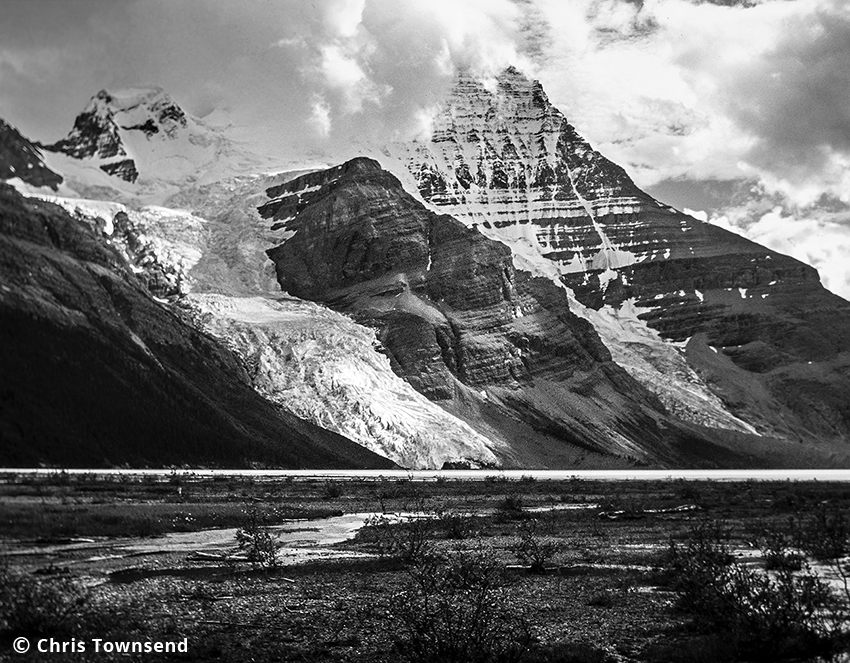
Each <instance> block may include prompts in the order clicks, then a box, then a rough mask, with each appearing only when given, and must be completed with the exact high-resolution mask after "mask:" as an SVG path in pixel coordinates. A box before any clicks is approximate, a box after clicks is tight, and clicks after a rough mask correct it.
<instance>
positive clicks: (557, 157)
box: [387, 68, 850, 457]
mask: <svg viewBox="0 0 850 663" xmlns="http://www.w3.org/2000/svg"><path fill="white" fill-rule="evenodd" d="M387 153H388V155H390V156H391V157H393V158H394V159H396V160H397V161H398V162H400V163H401V164H403V168H404V170H405V171H406V172H405V173H404V175H406V176H407V177H408V178H412V179H413V181H415V183H416V186H417V189H418V193H419V195H420V196H421V197H422V199H423V200H424V201H426V202H427V203H428V204H429V205H430V206H431V207H432V208H433V209H436V210H439V211H441V212H446V213H449V214H451V215H452V216H454V217H455V218H457V219H459V220H461V221H463V222H464V224H466V225H467V226H468V227H470V228H475V229H478V230H480V231H481V232H482V233H483V234H485V235H486V236H488V237H491V238H493V239H497V240H499V241H501V242H503V243H504V244H506V245H507V246H510V247H511V249H512V252H513V258H514V263H515V264H516V265H518V266H523V267H525V268H527V269H529V270H531V271H532V272H535V273H538V274H541V275H545V276H546V277H548V278H549V279H550V280H551V281H552V282H553V283H556V284H558V285H559V286H561V287H563V288H565V289H566V291H567V292H568V296H569V298H570V306H571V309H572V310H573V311H575V312H576V313H577V314H578V315H580V316H582V317H584V318H585V319H587V320H588V321H589V322H591V324H593V325H594V327H595V328H596V330H597V331H598V332H599V334H600V336H601V338H602V340H603V342H604V343H605V345H606V346H607V347H608V348H609V349H610V350H611V353H612V355H613V358H614V360H615V361H616V362H617V363H618V364H620V365H621V366H623V367H624V368H625V369H626V370H627V371H628V372H629V373H630V374H631V375H632V376H633V377H634V378H635V379H636V380H638V381H639V382H640V383H641V384H643V385H644V386H645V387H646V388H647V389H649V390H650V391H652V392H654V393H655V394H657V395H658V397H659V398H660V399H661V400H662V401H663V402H664V404H665V406H666V407H667V408H668V409H669V410H670V411H672V412H674V413H675V414H677V415H678V416H679V417H680V418H681V419H683V420H685V421H691V422H694V423H700V424H704V425H708V426H711V427H721V428H724V429H737V430H741V431H746V430H749V431H750V432H755V433H758V434H759V435H762V436H766V437H775V438H780V439H785V440H791V441H799V442H805V443H807V444H810V445H813V446H812V448H813V449H815V448H816V449H818V450H819V452H822V453H827V454H830V453H833V452H835V453H837V454H839V455H841V454H846V444H847V441H848V434H850V400H848V399H847V394H850V354H848V351H850V304H848V302H846V301H845V300H843V299H841V298H840V297H837V296H836V295H833V294H832V293H830V292H828V291H827V290H825V289H824V288H823V287H822V286H821V285H820V281H819V278H818V275H817V272H816V271H815V270H814V269H812V268H811V267H809V266H807V265H805V264H803V263H800V262H799V261H797V260H794V259H792V258H789V257H787V256H783V255H781V254H778V253H776V252H774V251H770V250H768V249H765V248H764V247H762V246H759V245H758V244H755V243H753V242H750V241H748V240H746V239H744V238H742V237H740V236H738V235H735V234H733V233H729V232H726V231H724V230H722V229H720V228H717V227H715V226H712V225H710V224H706V223H701V222H699V221H697V220H696V219H694V218H692V217H690V216H687V215H685V214H682V213H681V212H679V211H678V210H676V209H673V208H671V207H669V206H667V205H664V204H663V203H661V202H659V201H657V200H655V199H653V198H652V197H650V196H649V195H647V194H646V193H644V192H643V191H641V190H640V189H639V188H638V187H637V186H635V184H634V183H633V182H632V181H631V179H630V178H629V177H628V175H627V174H626V173H625V171H624V170H623V169H622V168H621V167H619V166H618V165H616V164H614V163H612V162H611V161H609V160H608V159H606V158H605V157H604V156H602V155H601V154H599V153H598V152H596V151H595V150H593V149H592V147H591V146H590V145H589V144H588V143H587V142H586V141H585V140H584V139H582V138H581V136H579V135H578V133H577V132H576V130H575V128H574V127H573V126H572V125H570V123H569V122H568V121H567V120H566V118H565V117H564V116H563V115H562V114H561V113H560V112H559V111H558V110H557V109H556V108H554V107H553V106H552V105H551V104H550V103H549V101H548V99H547V97H546V95H545V93H544V91H543V89H542V87H541V86H540V84H539V83H538V82H537V81H533V80H530V79H528V78H526V77H525V76H523V75H522V74H521V73H520V72H519V71H517V70H516V69H513V68H510V69H508V70H506V71H505V72H503V73H502V75H501V76H500V77H499V78H498V80H497V84H496V87H495V90H490V89H487V88H486V87H485V86H484V85H483V84H481V83H480V82H478V81H476V80H475V79H474V78H472V77H470V76H461V77H460V78H459V80H458V82H457V84H456V85H455V87H454V89H453V90H452V92H451V94H450V96H449V98H448V100H447V102H446V104H445V105H444V107H443V109H442V110H441V112H440V113H439V114H438V116H437V117H436V118H435V121H434V126H433V134H432V137H431V139H430V141H424V142H417V143H412V144H395V145H391V146H389V147H388V149H387ZM742 424H744V426H743V427H742ZM813 453H817V452H814V451H813ZM842 457H843V456H842Z"/></svg>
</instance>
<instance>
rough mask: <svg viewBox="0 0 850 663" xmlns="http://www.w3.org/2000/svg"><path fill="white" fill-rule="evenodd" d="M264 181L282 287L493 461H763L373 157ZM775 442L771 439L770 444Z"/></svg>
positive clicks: (502, 248) (737, 435)
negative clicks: (349, 321)
mask: <svg viewBox="0 0 850 663" xmlns="http://www.w3.org/2000/svg"><path fill="white" fill-rule="evenodd" d="M267 193H268V196H269V201H268V202H267V203H266V204H265V205H263V206H261V207H260V213H261V215H262V216H264V217H265V218H267V219H269V221H270V222H272V223H273V226H272V227H277V228H279V229H280V230H282V231H283V232H284V233H285V234H286V235H287V239H286V240H285V242H283V243H282V244H281V245H279V246H277V247H275V248H273V249H271V250H269V252H268V253H269V256H270V257H271V259H272V260H273V261H274V263H275V267H276V271H277V277H278V281H279V283H280V285H281V287H282V288H283V289H284V290H286V291H287V292H289V293H290V294H293V295H295V296H297V297H301V298H304V299H310V300H313V301H317V302H320V303H322V304H325V305H327V306H330V307H331V308H333V309H335V310H337V311H340V312H343V313H345V314H348V315H350V316H352V317H353V318H354V319H355V320H357V321H358V322H360V323H363V324H366V325H368V326H370V327H373V328H374V329H376V332H377V336H378V339H379V340H380V342H381V344H382V346H383V348H384V352H385V353H386V354H387V356H388V357H389V359H390V362H391V363H392V366H393V369H394V370H395V372H396V373H397V374H398V375H400V376H402V377H404V378H405V380H407V381H408V382H409V383H410V384H411V385H413V386H414V387H415V388H416V389H417V391H419V392H420V393H422V394H424V395H426V396H428V398H430V399H431V400H433V401H435V402H437V403H439V404H440V405H441V406H442V407H443V408H445V409H446V410H448V411H449V412H452V413H454V414H456V415H457V416H459V417H461V418H462V419H464V420H465V421H466V422H467V423H468V424H469V425H470V426H471V427H473V428H475V429H476V430H477V431H478V432H479V433H480V434H482V435H484V436H485V437H487V438H489V439H490V440H493V441H494V443H495V444H493V446H492V447H491V448H492V449H493V452H494V453H495V454H496V455H497V457H498V458H499V460H500V461H501V462H502V463H504V464H507V465H513V466H521V467H550V468H557V467H560V468H564V467H570V466H575V465H583V464H586V463H589V464H597V465H605V464H609V465H610V464H614V465H616V464H617V463H635V462H637V463H644V464H653V465H657V464H662V465H692V466H693V465H696V466H707V465H708V466H710V465H751V464H761V463H765V462H768V459H767V454H766V451H765V449H764V440H762V439H761V438H759V437H758V436H756V435H753V434H750V433H749V431H747V428H746V425H745V424H743V423H742V424H741V431H744V432H740V431H739V432H736V431H734V430H733V431H724V434H723V435H718V434H717V432H716V431H712V430H709V429H707V428H706V427H703V426H699V425H694V424H692V423H687V422H684V421H682V420H680V419H678V418H676V417H675V416H672V415H671V414H670V413H669V411H668V410H667V409H666V408H665V407H664V405H663V404H662V402H661V401H660V400H659V398H658V397H657V396H656V395H654V394H653V393H652V392H651V391H650V390H648V389H647V388H646V387H645V386H644V385H642V384H641V383H640V382H639V381H638V380H637V379H635V378H634V377H632V376H631V375H630V374H629V373H628V372H627V371H626V370H624V369H623V368H622V367H621V366H619V365H618V364H617V363H616V362H614V361H613V360H612V356H611V353H610V352H609V351H608V349H607V348H606V347H605V345H604V343H603V342H602V339H601V338H600V336H599V334H598V333H597V331H596V329H594V327H593V325H592V324H590V323H589V322H588V321H587V320H585V319H583V318H580V317H579V316H577V315H575V314H574V313H573V312H572V311H571V310H570V306H569V300H568V297H567V294H566V292H565V291H564V289H563V288H562V287H559V286H558V285H556V284H554V283H553V282H552V281H551V280H549V279H547V278H543V277H540V276H537V275H535V274H534V273H531V272H529V271H527V270H522V269H517V268H515V267H514V265H513V259H512V255H511V251H510V249H509V248H508V247H507V246H506V245H505V244H503V243H501V242H498V241H495V240H492V239H489V238H487V237H485V236H484V235H483V234H481V233H480V232H478V230H476V229H472V228H468V227H466V226H465V225H464V224H462V223H461V222H459V221H457V220H456V219H454V218H452V217H450V216H447V215H439V214H436V213H434V212H432V211H430V210H428V209H427V208H426V207H425V206H424V205H422V204H421V203H420V202H418V201H416V200H415V199H414V198H413V197H412V196H411V195H410V194H409V193H407V192H406V191H405V190H404V189H403V187H402V185H401V183H400V182H399V180H397V179H396V178H395V177H394V176H393V175H391V174H390V173H388V172H387V171H385V170H383V169H382V168H381V167H380V165H379V164H378V163H377V162H375V161H373V160H370V159H364V158H360V159H355V160H352V161H349V162H347V163H345V164H343V165H341V166H337V167H335V168H331V169H328V170H325V171H320V172H316V173H310V174H306V175H303V176H301V177H299V178H296V179H294V180H292V181H290V182H286V183H284V184H281V185H279V186H277V187H272V188H270V189H269V190H268V192H267ZM786 446H787V445H784V444H783V443H781V442H779V441H774V444H773V445H772V448H773V452H774V453H775V452H776V450H777V449H782V450H783V451H789V450H788V449H786V448H785V447H786ZM792 452H793V450H791V451H789V453H792ZM816 455H817V454H816ZM618 459H619V460H618ZM773 462H781V461H779V460H777V459H776V458H774V459H773Z"/></svg>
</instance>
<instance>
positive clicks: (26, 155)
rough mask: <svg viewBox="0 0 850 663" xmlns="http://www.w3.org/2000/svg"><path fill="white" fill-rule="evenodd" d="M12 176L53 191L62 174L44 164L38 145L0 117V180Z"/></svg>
mask: <svg viewBox="0 0 850 663" xmlns="http://www.w3.org/2000/svg"><path fill="white" fill-rule="evenodd" d="M14 178H17V179H19V180H21V181H23V182H26V183H27V184H31V185H33V186H35V187H47V188H50V189H53V190H54V191H55V190H56V189H57V188H58V187H59V185H60V184H61V183H62V176H61V175H59V174H58V173H54V172H53V171H52V170H50V168H48V167H47V166H46V165H45V163H44V160H43V157H42V152H41V150H40V149H39V147H38V146H36V145H34V144H33V143H31V142H30V141H29V140H28V139H26V138H25V137H24V136H22V135H21V133H20V132H19V131H18V130H17V129H15V127H13V126H11V125H10V124H8V123H7V122H6V121H5V120H2V119H0V180H11V179H14Z"/></svg>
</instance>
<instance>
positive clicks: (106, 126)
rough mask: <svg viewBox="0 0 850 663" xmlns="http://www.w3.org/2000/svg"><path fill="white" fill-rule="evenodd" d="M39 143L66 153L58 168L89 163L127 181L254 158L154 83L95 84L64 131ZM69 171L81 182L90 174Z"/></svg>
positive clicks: (188, 174)
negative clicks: (114, 87)
mask: <svg viewBox="0 0 850 663" xmlns="http://www.w3.org/2000/svg"><path fill="white" fill-rule="evenodd" d="M45 149H46V150H49V151H50V152H53V153H55V154H57V155H62V157H67V158H68V159H69V161H64V162H63V161H57V166H58V167H60V168H61V167H65V168H66V169H68V170H69V171H76V170H78V169H79V168H80V166H85V165H88V166H94V167H97V168H99V169H100V170H101V171H103V172H104V173H106V174H107V175H109V176H111V178H117V179H119V180H123V181H125V182H127V183H130V184H135V183H138V184H142V181H143V180H144V181H146V182H147V183H148V185H150V182H151V181H161V182H170V183H178V184H180V185H181V186H182V185H185V184H187V183H189V182H192V181H195V180H197V179H198V178H200V177H202V176H204V175H205V174H207V173H210V172H211V173H213V174H214V177H222V176H224V175H225V174H227V175H233V174H234V173H232V172H229V173H225V172H224V171H226V170H227V168H231V169H233V170H237V169H238V168H237V166H238V165H239V164H242V162H245V161H247V162H251V163H258V162H259V160H258V159H257V158H256V157H254V156H253V155H248V154H246V153H243V151H242V150H240V148H238V147H237V146H235V145H234V144H233V143H232V142H231V141H229V140H228V139H227V138H226V137H225V136H224V135H223V134H222V132H221V131H219V130H218V129H216V128H213V127H211V126H208V125H207V124H205V123H204V122H203V121H201V120H199V119H197V118H194V117H192V116H190V115H188V114H187V113H186V112H185V111H184V110H183V109H182V108H181V107H180V106H179V105H178V104H177V103H176V102H175V101H174V100H173V99H172V98H171V96H170V95H169V94H168V93H167V92H165V91H164V90H162V89H161V88H158V87H153V88H132V89H126V90H116V91H107V90H101V91H100V92H98V93H97V94H96V95H95V96H94V97H92V98H91V101H89V103H88V105H87V106H86V107H85V108H84V109H83V111H82V112H81V113H80V114H79V115H77V117H76V119H75V120H74V126H73V128H72V129H71V131H70V132H69V133H68V135H67V136H66V137H65V138H62V139H61V140H59V141H57V142H55V143H53V144H51V145H46V146H45ZM75 164H79V165H76V166H75ZM222 169H223V170H222ZM74 174H75V175H76V177H77V179H82V180H83V182H82V183H83V184H86V183H88V182H86V180H87V179H91V177H90V176H87V175H85V174H83V175H79V174H77V173H76V172H75V173H74ZM93 183H94V182H91V183H90V184H93Z"/></svg>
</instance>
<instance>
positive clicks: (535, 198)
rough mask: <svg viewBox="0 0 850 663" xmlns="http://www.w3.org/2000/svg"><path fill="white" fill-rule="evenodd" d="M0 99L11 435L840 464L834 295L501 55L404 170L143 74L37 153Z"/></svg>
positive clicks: (212, 449)
mask: <svg viewBox="0 0 850 663" xmlns="http://www.w3.org/2000/svg"><path fill="white" fill-rule="evenodd" d="M7 126H8V125H3V126H0V141H2V140H6V142H5V143H4V142H0V180H2V179H10V180H11V181H12V183H14V184H15V186H16V187H17V188H18V189H19V190H21V191H24V192H26V194H27V195H28V196H30V198H27V199H22V198H20V197H18V196H16V194H14V192H11V191H9V190H8V189H3V190H2V191H0V226H2V228H0V230H2V232H0V285H2V288H0V315H2V316H3V324H2V326H0V332H2V336H3V338H2V340H3V344H2V346H0V348H2V351H0V370H2V374H3V375H13V376H15V378H14V379H13V380H7V381H5V382H4V386H3V387H2V388H0V389H2V393H0V433H2V436H3V437H2V445H0V449H2V452H3V453H6V454H7V456H8V457H3V458H0V463H2V464H8V465H27V464H35V463H39V462H46V463H60V464H67V465H101V464H114V463H119V462H127V463H131V464H137V465H145V464H149V465H161V464H167V463H175V464H178V463H196V464H211V465H231V466H233V465H237V466H241V465H249V464H251V463H253V462H258V463H262V464H268V465H275V466H288V467H294V466H305V467H317V466H326V467H332V466H337V467H339V466H349V467H366V466H370V467H385V466H389V465H391V464H392V462H395V463H398V464H400V465H402V466H404V467H417V468H419V467H440V466H442V465H444V464H449V465H452V466H457V465H466V466H471V467H485V466H503V467H523V468H552V469H564V468H573V467H582V468H592V467H625V466H632V465H634V464H647V465H652V466H688V467H704V466H726V467H750V466H759V467H830V466H848V465H850V446H849V445H848V436H850V400H848V399H847V394H850V348H848V341H847V339H850V313H848V311H850V304H848V303H847V302H845V301H844V300H842V299H840V298H838V297H836V296H834V295H832V294H830V293H829V292H827V291H826V290H824V289H823V288H822V287H821V286H820V284H819V281H818V277H817V273H816V272H815V271H814V270H813V269H811V268H809V267H807V266H805V265H803V264H802V263H799V262H797V261H795V260H792V259H790V258H788V257H786V256H782V255H780V254H777V253H775V252H772V251H769V250H767V249H764V248H763V247H760V246H758V245H757V244H754V243H752V242H749V241H747V240H745V239H743V238H741V237H739V236H737V235H733V234H730V233H727V232H725V231H723V230H720V229H718V228H715V227H713V226H710V225H707V224H704V223H700V222H699V221H697V220H695V219H693V218H691V217H689V216H686V215H684V214H681V213H680V212H678V211H677V210H675V209H673V208H671V207H669V206H667V205H664V204H663V203H661V202H659V201H656V200H654V199H653V198H652V197H650V196H648V195H647V194H645V193H644V192H642V191H641V190H640V189H639V188H637V187H636V186H635V184H634V183H633V182H632V181H631V180H630V178H629V177H628V175H627V174H626V173H625V171H624V170H623V169H622V168H620V167H619V166H617V165H616V164H613V163H612V162H610V161H608V160H607V159H605V158H604V157H603V156H602V155H600V154H599V153H598V152H596V151H594V150H593V149H592V147H591V146H590V145H589V144H588V143H587V142H586V141H584V140H583V139H582V138H581V136H579V134H578V133H577V132H576V130H575V129H574V128H573V127H572V126H571V125H570V124H569V122H567V120H566V119H565V118H564V116H563V115H562V114H561V113H560V112H559V111H558V110H557V109H556V108H554V107H553V106H552V105H551V104H550V103H549V101H548V100H547V98H546V95H545V93H544V92H543V90H542V88H541V87H540V85H539V83H537V82H535V81H531V80H529V79H527V78H525V77H524V76H523V75H522V74H520V73H519V72H518V71H517V70H514V69H509V70H507V71H505V72H504V73H503V74H502V75H501V76H500V77H499V78H498V80H497V82H496V85H495V87H485V86H484V85H482V84H481V83H479V82H477V81H476V80H474V79H472V78H471V77H468V76H461V77H460V78H459V79H458V82H457V85H456V86H455V88H454V90H453V91H452V93H451V95H450V96H449V98H448V99H447V100H446V102H445V103H444V105H443V106H442V110H441V111H440V113H439V114H438V116H437V117H436V118H435V120H434V125H433V126H434V131H433V134H432V137H431V139H430V140H428V141H423V142H415V143H407V144H393V145H389V146H387V147H386V150H385V153H384V155H383V156H382V157H381V163H382V164H383V166H384V168H387V169H389V171H391V172H392V173H393V174H391V173H390V172H388V171H387V170H384V169H383V168H382V167H381V165H380V164H379V163H377V162H375V161H371V160H369V159H355V160H353V161H350V162H347V163H345V164H342V165H340V166H337V167H334V168H322V169H318V170H316V169H312V170H311V169H307V170H301V171H290V172H283V171H280V172H277V174H269V171H270V170H272V169H271V167H270V165H269V164H268V162H265V161H263V160H261V159H259V158H257V157H255V156H253V155H249V154H246V153H244V152H243V151H241V150H240V148H238V147H237V146H236V144H235V143H233V142H232V141H229V140H228V139H227V138H226V136H225V134H224V132H223V131H224V130H222V129H219V128H215V127H213V125H212V124H209V125H208V124H205V122H204V121H202V120H198V119H197V118H193V117H192V116H190V115H189V114H187V113H185V112H184V111H183V110H182V109H180V107H179V106H178V105H177V104H176V103H175V102H174V101H173V100H172V99H171V98H170V97H169V96H168V95H167V94H165V93H164V92H163V91H162V90H159V89H158V88H151V89H134V90H126V91H110V92H106V91H102V92H101V93H98V94H97V95H96V96H95V97H94V98H93V99H92V101H91V102H90V103H89V105H88V107H87V108H86V109H85V110H84V112H83V113H82V114H80V115H79V116H78V118H77V120H76V121H75V124H74V128H73V129H72V131H71V132H70V134H69V135H68V136H67V137H66V138H64V139H62V140H60V141H58V142H57V143H55V144H54V145H51V146H50V148H49V149H50V150H55V151H47V152H45V153H44V154H43V155H42V154H41V153H40V152H39V149H40V148H39V147H38V146H37V144H35V145H34V144H30V143H28V142H27V141H26V139H24V138H23V137H20V134H17V132H15V131H14V130H13V129H11V128H10V127H8V128H6V127H7ZM216 126H224V125H218V124H217V125H216ZM4 136H5V137H7V138H4ZM6 145H10V146H11V147H6ZM27 146H29V147H27ZM42 156H43V158H44V160H43V161H42V160H41V157H42ZM16 160H22V161H16ZM19 163H20V165H19ZM27 164H31V166H32V167H31V168H30V167H29V165H27ZM22 168H23V169H25V170H26V171H28V173H27V176H28V177H29V179H27V178H26V177H23V176H21V175H20V171H21V169H22ZM56 173H61V176H60V175H55V174H56ZM260 173H265V174H260ZM54 175H55V177H54ZM63 177H64V180H62V178H63ZM57 178H58V179H57ZM397 178H398V179H397ZM45 187H53V188H54V189H55V188H56V187H58V189H57V190H56V192H55V194H54V192H50V191H48V190H46V189H45ZM404 187H407V190H405V188H404ZM411 194H412V195H411ZM45 199H48V200H50V201H52V202H54V203H56V205H58V207H57V206H54V205H51V204H48V203H45V202H44V200H45ZM60 207H61V209H60ZM267 252H268V254H267ZM269 258H271V260H270V259H269ZM281 289H283V290H284V291H285V293H281ZM7 383H8V384H9V385H10V386H9V387H6V386H5V385H6V384H7ZM152 413H153V414H152ZM354 443H356V444H354Z"/></svg>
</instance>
